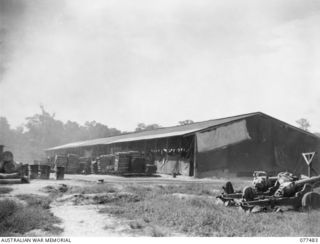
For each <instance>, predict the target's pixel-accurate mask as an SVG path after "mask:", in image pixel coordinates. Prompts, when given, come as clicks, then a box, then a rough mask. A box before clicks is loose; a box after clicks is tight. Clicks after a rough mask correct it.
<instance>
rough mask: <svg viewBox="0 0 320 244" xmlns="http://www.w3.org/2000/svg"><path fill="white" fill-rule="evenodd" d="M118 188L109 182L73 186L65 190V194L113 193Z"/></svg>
mask: <svg viewBox="0 0 320 244" xmlns="http://www.w3.org/2000/svg"><path fill="white" fill-rule="evenodd" d="M118 191H119V189H118V188H117V187H116V186H115V185H111V184H93V185H89V186H81V187H80V186H73V187H72V188H71V189H69V190H68V191H67V194H76V193H81V194H92V193H115V192H118Z"/></svg>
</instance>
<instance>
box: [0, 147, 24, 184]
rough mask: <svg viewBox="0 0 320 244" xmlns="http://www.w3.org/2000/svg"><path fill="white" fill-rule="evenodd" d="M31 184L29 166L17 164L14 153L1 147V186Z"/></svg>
mask: <svg viewBox="0 0 320 244" xmlns="http://www.w3.org/2000/svg"><path fill="white" fill-rule="evenodd" d="M17 183H18V184H19V183H29V170H28V165H27V164H23V163H19V162H16V161H15V160H14V158H13V153H12V152H10V151H5V152H3V146H0V184H17Z"/></svg>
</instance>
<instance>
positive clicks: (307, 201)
mask: <svg viewBox="0 0 320 244" xmlns="http://www.w3.org/2000/svg"><path fill="white" fill-rule="evenodd" d="M301 204H302V207H303V208H304V209H317V208H320V194H318V193H315V192H308V193H306V194H304V196H303V197H302V201H301Z"/></svg>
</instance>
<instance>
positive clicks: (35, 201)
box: [17, 194, 52, 209]
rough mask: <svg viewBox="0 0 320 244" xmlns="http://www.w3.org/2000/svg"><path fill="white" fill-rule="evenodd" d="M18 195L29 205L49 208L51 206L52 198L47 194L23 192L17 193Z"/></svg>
mask: <svg viewBox="0 0 320 244" xmlns="http://www.w3.org/2000/svg"><path fill="white" fill-rule="evenodd" d="M17 197H18V198H19V199H20V200H22V201H25V202H27V204H28V205H29V206H32V207H36V208H37V207H40V208H43V209H49V208H50V203H51V202H52V198H49V197H46V196H39V195H34V194H28V195H27V194H22V195H17Z"/></svg>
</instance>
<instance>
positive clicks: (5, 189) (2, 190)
mask: <svg viewBox="0 0 320 244" xmlns="http://www.w3.org/2000/svg"><path fill="white" fill-rule="evenodd" d="M12 190H13V189H12V188H10V187H5V186H2V187H0V194H7V193H9V192H11V191H12Z"/></svg>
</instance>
